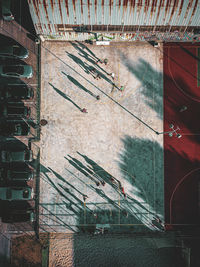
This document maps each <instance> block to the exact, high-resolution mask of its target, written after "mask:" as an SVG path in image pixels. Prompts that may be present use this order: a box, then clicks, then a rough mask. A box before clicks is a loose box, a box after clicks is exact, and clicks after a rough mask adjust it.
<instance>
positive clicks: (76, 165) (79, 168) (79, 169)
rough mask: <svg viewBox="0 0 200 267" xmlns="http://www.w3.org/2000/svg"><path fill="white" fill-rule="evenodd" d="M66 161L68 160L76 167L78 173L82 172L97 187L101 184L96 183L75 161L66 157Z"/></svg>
mask: <svg viewBox="0 0 200 267" xmlns="http://www.w3.org/2000/svg"><path fill="white" fill-rule="evenodd" d="M64 158H65V159H66V160H68V162H69V163H70V164H71V165H72V166H74V167H75V168H76V169H77V170H78V171H80V172H81V173H82V174H83V175H85V176H86V177H87V178H89V179H90V180H92V181H93V182H94V183H95V184H96V185H97V184H99V182H98V181H96V180H95V179H94V178H93V177H92V176H91V175H90V174H88V173H87V172H86V171H85V170H83V168H81V167H80V166H79V165H78V164H76V163H75V162H74V161H73V160H70V159H68V158H66V157H64Z"/></svg>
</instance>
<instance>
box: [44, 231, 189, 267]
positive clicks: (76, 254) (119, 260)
mask: <svg viewBox="0 0 200 267" xmlns="http://www.w3.org/2000/svg"><path fill="white" fill-rule="evenodd" d="M49 244H50V245H49V266H50V267H54V266H56V267H57V266H62V267H71V266H82V267H92V266H97V267H101V266H105V267H110V266H116V267H118V266H126V267H129V266H130V267H133V266H135V267H143V266H149V267H157V266H159V267H160V266H162V267H165V266H166V267H169V266H170V267H173V266H184V264H183V262H182V261H181V260H180V254H179V251H178V249H177V248H174V246H175V240H174V239H173V236H170V235H168V237H167V236H166V234H165V237H164V238H163V237H162V236H156V237H145V236H138V237H137V236H135V235H134V236H131V235H111V236H109V235H108V236H105V235H104V236H93V237H91V236H90V235H80V234H79V235H78V236H76V235H71V236H69V235H65V234H62V235H61V234H60V235H59V234H57V235H55V237H54V236H53V235H51V236H50V241H49ZM144 255H145V257H144Z"/></svg>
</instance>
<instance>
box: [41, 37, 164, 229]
mask: <svg viewBox="0 0 200 267" xmlns="http://www.w3.org/2000/svg"><path fill="white" fill-rule="evenodd" d="M41 57H42V59H41V60H42V64H41V66H42V73H41V75H42V78H41V83H42V84H41V119H45V120H47V121H48V124H47V125H46V126H43V127H42V130H41V143H40V147H41V178H40V229H41V230H42V229H48V230H50V231H52V232H54V231H55V232H76V231H80V230H81V231H91V232H94V231H95V229H96V228H102V227H103V228H106V229H108V231H111V232H112V231H114V232H119V231H120V232H123V231H128V232H129V231H134V232H137V231H149V230H150V231H157V230H159V231H160V230H162V227H161V226H160V225H159V224H158V225H157V224H156V225H155V224H153V223H152V221H155V217H156V218H157V217H158V218H160V220H162V221H163V218H164V193H163V190H164V188H163V186H164V184H163V183H164V177H163V174H164V170H163V135H162V134H161V135H157V134H156V132H162V131H163V96H162V95H163V77H162V64H163V53H162V46H160V47H159V49H156V48H154V47H153V46H152V45H151V44H149V43H145V44H144V43H125V42H119V43H110V45H109V46H96V45H88V44H87V45H86V44H84V43H79V42H45V43H44V45H43V47H42V51H41ZM105 58H107V59H108V64H104V63H100V62H98V63H96V62H97V61H98V59H100V60H104V59H105ZM91 66H92V67H94V68H95V69H96V71H97V72H98V73H99V74H100V76H101V79H98V80H97V79H95V78H94V75H92V73H91V72H90V69H91ZM111 73H114V74H115V78H114V80H113V79H112V76H111V75H110V74H111ZM113 83H114V86H113ZM122 86H123V91H121V90H120V88H121V87H122ZM97 96H99V97H100V99H99V100H98V99H97ZM83 108H84V109H86V111H87V113H84V112H82V111H81V110H82V109H83ZM112 177H113V178H112ZM102 181H104V182H105V185H104V186H103V185H102ZM98 182H99V183H100V185H99V186H98Z"/></svg>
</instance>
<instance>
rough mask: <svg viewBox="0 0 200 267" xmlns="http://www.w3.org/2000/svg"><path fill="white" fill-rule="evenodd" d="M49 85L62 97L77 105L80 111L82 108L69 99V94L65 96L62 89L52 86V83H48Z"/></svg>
mask: <svg viewBox="0 0 200 267" xmlns="http://www.w3.org/2000/svg"><path fill="white" fill-rule="evenodd" d="M49 85H51V86H52V88H53V89H54V90H55V91H56V92H57V93H58V94H59V95H61V96H62V97H64V98H65V99H66V100H68V101H69V102H71V103H72V104H73V105H74V106H75V107H77V109H79V110H80V111H82V108H81V107H79V106H78V105H77V104H76V103H75V102H74V101H73V100H71V98H70V97H69V96H67V95H66V94H65V93H63V92H62V91H60V90H59V89H58V88H56V87H55V86H53V84H51V83H49Z"/></svg>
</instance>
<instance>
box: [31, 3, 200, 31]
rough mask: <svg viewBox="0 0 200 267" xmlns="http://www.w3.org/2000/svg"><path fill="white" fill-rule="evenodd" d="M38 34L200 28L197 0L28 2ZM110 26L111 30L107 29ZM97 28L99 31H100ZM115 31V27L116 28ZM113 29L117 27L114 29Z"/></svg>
mask: <svg viewBox="0 0 200 267" xmlns="http://www.w3.org/2000/svg"><path fill="white" fill-rule="evenodd" d="M28 2H29V8H30V12H31V16H32V19H33V23H34V25H35V28H36V31H37V33H38V34H43V35H52V34H53V35H55V34H57V35H59V34H61V35H62V33H59V32H60V30H59V27H61V28H62V31H65V30H69V28H70V25H71V26H73V27H75V26H77V25H79V26H81V25H82V26H84V25H86V26H88V27H90V28H89V29H90V30H91V29H92V26H94V25H99V27H100V28H101V27H102V28H105V27H107V30H108V31H110V29H111V28H112V29H113V31H115V29H114V28H113V26H114V25H116V26H117V25H118V26H122V27H124V28H123V29H124V31H125V30H126V29H127V27H126V26H131V25H132V26H133V25H135V26H138V27H140V26H153V27H157V26H179V27H180V26H184V27H191V26H192V27H199V26H200V0H28ZM111 26H112V27H111ZM100 28H99V29H100ZM118 28H119V27H118ZM116 29H117V28H116Z"/></svg>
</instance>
